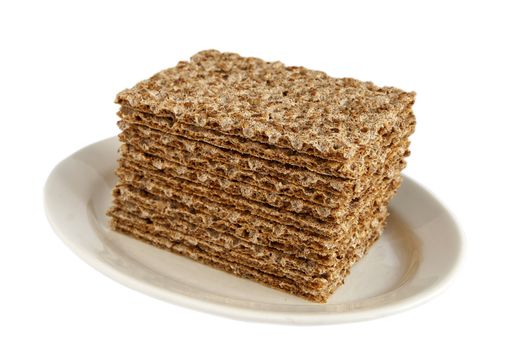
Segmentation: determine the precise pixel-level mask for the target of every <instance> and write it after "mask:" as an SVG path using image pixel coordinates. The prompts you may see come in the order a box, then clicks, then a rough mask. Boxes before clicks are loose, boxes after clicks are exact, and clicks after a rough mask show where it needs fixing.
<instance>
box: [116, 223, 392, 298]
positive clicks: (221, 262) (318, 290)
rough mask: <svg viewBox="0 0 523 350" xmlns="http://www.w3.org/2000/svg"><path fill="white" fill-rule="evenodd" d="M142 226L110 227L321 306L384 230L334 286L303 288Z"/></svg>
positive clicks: (371, 236) (372, 233) (372, 235)
mask: <svg viewBox="0 0 523 350" xmlns="http://www.w3.org/2000/svg"><path fill="white" fill-rule="evenodd" d="M142 224H143V225H140V227H139V228H138V227H136V225H135V223H134V221H132V220H128V219H125V218H120V217H115V216H113V217H112V220H111V227H112V229H113V230H115V231H117V232H120V233H123V234H126V235H129V236H132V237H135V238H138V239H140V240H143V241H145V242H147V243H149V244H152V245H154V246H157V247H160V248H163V249H167V250H170V251H172V252H175V253H177V254H180V255H183V256H186V257H189V258H191V259H193V260H196V261H199V262H202V263H204V264H206V265H209V266H213V267H216V268H219V269H222V270H224V271H227V272H230V273H233V274H235V275H238V276H240V277H243V278H248V279H251V280H255V281H257V282H259V283H262V284H265V285H267V286H269V287H273V288H277V289H281V290H284V291H286V292H288V293H291V294H294V295H297V296H300V297H303V298H306V299H308V300H311V301H314V302H319V303H324V302H326V301H327V299H328V297H329V296H330V295H331V294H332V293H334V291H335V290H336V289H337V288H338V287H339V286H340V285H342V284H343V283H344V278H345V276H346V275H347V274H348V273H349V271H350V267H351V266H352V265H353V264H354V263H355V262H356V261H358V260H360V259H361V257H363V256H364V255H365V253H366V252H367V250H368V248H369V247H370V246H371V245H372V244H373V243H374V242H375V241H376V240H377V238H378V237H379V236H380V234H381V231H382V229H383V222H382V223H380V224H379V225H378V226H376V227H374V228H372V229H370V230H369V232H368V233H367V240H366V241H365V243H364V244H362V245H361V246H359V247H357V248H356V250H355V251H354V252H353V254H352V256H351V258H350V259H347V260H346V262H345V266H344V267H343V268H342V269H340V270H339V271H338V273H337V276H332V278H333V280H332V282H330V283H319V285H318V284H315V285H311V284H309V283H305V284H302V283H300V282H298V281H295V280H293V279H291V278H289V277H287V276H285V275H281V274H278V275H274V274H271V273H267V272H265V271H263V270H259V269H257V268H255V267H253V266H249V265H246V264H245V263H244V262H239V261H238V260H237V259H234V258H231V257H230V256H228V255H227V254H224V253H223V249H221V248H220V247H216V248H218V251H219V253H217V252H216V251H213V249H212V248H215V247H212V244H199V242H198V241H197V240H194V239H187V237H185V236H183V235H179V236H177V237H176V238H173V237H167V236H165V235H162V234H161V233H158V232H157V231H158V230H157V229H156V228H155V226H154V224H153V223H152V222H149V221H147V220H144V221H142Z"/></svg>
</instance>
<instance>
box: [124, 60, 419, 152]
mask: <svg viewBox="0 0 523 350" xmlns="http://www.w3.org/2000/svg"><path fill="white" fill-rule="evenodd" d="M414 96H415V94H414V93H407V92H404V91H401V90H399V89H396V88H392V87H377V86H376V85H374V84H372V83H370V82H361V81H358V80H355V79H350V78H332V77H329V76H328V75H327V74H325V73H323V72H319V71H314V70H309V69H306V68H303V67H287V66H285V65H283V64H282V63H280V62H265V61H262V60H260V59H257V58H251V57H249V58H244V57H241V56H239V55H237V54H233V53H220V52H218V51H215V50H209V51H202V52H200V53H198V54H196V55H194V56H193V57H192V58H191V60H190V61H188V62H186V61H182V62H179V63H178V64H177V65H176V67H173V68H169V69H166V70H164V71H161V72H159V73H157V74H155V75H154V76H152V77H151V78H150V79H148V80H145V81H142V82H140V83H138V84H137V85H136V86H134V87H133V88H131V89H126V90H124V91H122V92H120V93H119V94H118V96H117V98H116V102H117V103H119V104H121V105H123V106H128V107H130V108H132V109H134V110H137V111H143V112H147V113H151V114H154V115H157V116H166V117H169V118H171V119H172V121H173V123H185V124H189V125H195V126H199V127H201V128H206V129H209V130H216V131H219V132H220V133H222V134H227V135H235V136H242V137H244V138H246V139H248V140H251V141H257V142H261V143H266V144H271V145H275V146H277V147H281V148H287V149H290V150H293V151H295V152H298V153H303V154H311V155H315V156H318V157H321V158H325V159H332V160H335V161H341V162H343V161H345V160H349V159H351V158H354V155H355V154H356V153H357V152H359V151H360V150H361V148H362V146H363V147H372V145H373V144H376V143H379V142H380V139H381V138H382V137H383V135H384V134H386V133H389V132H391V131H392V130H393V128H394V127H397V126H398V125H400V124H401V123H402V120H400V118H401V115H402V114H401V112H403V111H405V110H408V109H410V108H411V106H412V104H413V103H414Z"/></svg>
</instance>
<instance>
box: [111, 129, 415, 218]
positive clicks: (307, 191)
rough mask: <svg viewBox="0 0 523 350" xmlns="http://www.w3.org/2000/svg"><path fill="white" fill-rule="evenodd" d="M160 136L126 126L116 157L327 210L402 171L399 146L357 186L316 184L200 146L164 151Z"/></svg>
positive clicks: (292, 171)
mask: <svg viewBox="0 0 523 350" xmlns="http://www.w3.org/2000/svg"><path fill="white" fill-rule="evenodd" d="M163 136H164V134H163V133H161V132H158V131H154V130H151V129H149V128H147V127H142V126H138V125H133V126H128V127H126V128H125V130H124V131H123V132H122V133H121V134H120V135H119V138H120V140H121V141H122V146H121V148H120V153H121V155H122V156H129V157H131V158H132V159H134V160H136V161H137V162H140V163H142V162H149V163H152V164H154V166H155V167H157V168H159V169H162V168H170V169H174V168H175V167H176V165H175V164H180V165H184V166H186V167H188V168H191V169H195V170H199V171H205V172H206V173H209V175H211V176H218V177H221V178H225V179H228V180H232V181H238V182H242V183H246V184H250V185H252V186H255V187H257V188H259V189H263V190H264V191H266V192H269V193H271V194H272V193H274V194H282V195H285V196H289V197H295V198H298V199H301V200H305V201H308V202H311V203H316V204H319V205H321V206H325V207H329V208H339V207H340V206H343V205H346V204H347V203H348V202H350V201H351V200H352V199H353V198H356V197H357V196H358V195H360V194H361V193H363V192H364V191H365V190H367V189H368V188H369V187H370V186H371V185H373V184H374V182H375V178H376V177H384V176H387V174H388V176H392V175H393V174H394V173H395V172H397V171H398V169H403V168H404V167H405V165H406V162H405V161H404V158H405V157H406V156H407V155H408V144H409V141H408V140H404V141H403V143H401V144H399V145H398V146H397V147H391V148H390V149H388V150H387V151H386V153H387V156H386V158H385V159H384V160H383V165H382V166H381V167H379V168H378V169H377V170H376V172H375V173H373V174H371V175H369V176H366V177H364V178H361V179H357V180H351V181H349V180H342V181H340V179H337V178H333V177H326V178H327V179H321V178H318V177H317V175H318V174H316V173H313V172H310V171H308V170H306V169H303V168H301V169H300V168H297V167H294V168H291V167H283V168H284V171H282V170H283V169H282V164H281V163H279V162H270V161H266V160H262V159H253V157H248V156H245V155H241V154H239V153H237V152H234V151H227V150H223V149H220V148H218V147H214V146H211V145H207V144H206V143H204V142H195V141H192V140H188V139H184V138H177V139H176V142H172V143H169V144H168V145H166V144H165V142H163V140H164V137H163ZM318 180H319V181H318ZM326 184H330V185H327V186H326ZM340 187H341V189H342V190H341V191H340V190H339V188H340ZM335 188H337V189H338V190H335Z"/></svg>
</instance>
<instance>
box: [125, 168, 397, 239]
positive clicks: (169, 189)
mask: <svg viewBox="0 0 523 350" xmlns="http://www.w3.org/2000/svg"><path fill="white" fill-rule="evenodd" d="M116 173H117V175H118V176H119V177H120V179H121V180H122V181H123V182H125V183H128V184H131V185H133V186H137V187H140V188H145V189H147V190H148V191H149V192H152V191H154V192H152V193H155V194H157V195H162V196H164V195H165V196H167V197H170V196H173V195H174V192H177V191H179V192H183V193H186V194H196V195H198V196H202V197H207V198H209V199H211V198H212V200H213V201H215V202H218V203H225V204H231V205H234V206H235V207H236V208H239V209H240V210H247V211H251V212H252V213H254V214H256V215H258V216H261V217H264V218H268V219H270V220H271V221H274V222H279V223H282V224H286V225H291V226H294V227H296V228H299V229H303V230H306V231H315V232H317V233H318V234H323V235H325V236H329V237H333V236H338V234H340V232H346V231H347V230H348V229H349V228H350V227H351V226H352V225H353V224H354V223H355V219H356V218H357V213H359V212H361V211H362V210H363V209H364V208H365V207H366V205H368V204H370V203H375V202H380V201H383V199H387V200H388V198H390V196H391V195H392V194H393V193H394V192H395V191H396V189H397V188H398V187H399V184H400V183H401V177H400V176H399V175H398V176H397V177H394V178H391V179H388V180H387V181H384V182H383V184H380V186H378V187H376V188H371V189H369V191H371V193H374V192H375V193H376V194H375V195H371V194H370V193H369V194H368V195H366V196H362V197H361V200H360V201H358V202H355V203H353V205H352V208H351V212H352V213H353V214H352V215H349V216H347V217H346V218H344V220H343V221H340V222H334V221H332V222H327V221H321V220H318V219H316V218H314V217H311V216H309V215H301V214H299V213H295V212H288V211H285V210H276V209H275V208H272V207H270V206H269V205H266V204H263V203H259V202H254V201H250V200H248V199H245V198H243V197H241V196H234V195H230V194H228V193H226V192H223V191H217V190H213V189H209V188H207V187H205V186H202V185H199V184H197V183H193V182H190V181H187V180H184V179H181V178H171V177H169V176H165V175H162V174H161V172H159V171H157V170H156V171H153V170H149V169H144V168H142V167H141V166H140V165H139V164H136V163H133V162H131V161H128V160H126V159H120V167H119V169H118V170H117V172H116Z"/></svg>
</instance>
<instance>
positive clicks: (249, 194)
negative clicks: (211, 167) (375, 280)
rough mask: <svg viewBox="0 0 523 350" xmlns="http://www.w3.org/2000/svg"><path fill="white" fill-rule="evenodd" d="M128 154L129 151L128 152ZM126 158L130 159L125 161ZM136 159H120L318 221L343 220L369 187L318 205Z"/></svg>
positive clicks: (186, 170) (396, 172)
mask: <svg viewBox="0 0 523 350" xmlns="http://www.w3.org/2000/svg"><path fill="white" fill-rule="evenodd" d="M127 155H128V154H127ZM128 159H129V161H127V160H128ZM141 160H142V161H141V162H139V161H137V160H136V159H135V158H129V157H125V154H124V157H122V158H121V159H120V162H121V163H123V164H124V165H130V166H132V165H138V164H139V165H140V167H141V168H143V169H144V170H148V171H151V172H154V173H155V174H157V175H158V176H162V177H163V178H170V179H175V178H180V179H184V180H186V181H189V182H192V183H195V184H199V185H201V186H205V187H207V188H209V189H212V190H218V191H223V192H225V193H228V194H230V195H232V196H241V197H243V198H245V199H247V200H250V201H254V202H259V203H262V204H267V205H269V206H270V207H274V208H277V209H279V210H285V211H288V212H294V213H298V214H300V215H308V216H310V217H311V218H312V217H314V218H316V219H318V220H321V221H327V222H331V221H332V222H340V221H341V220H343V219H344V218H345V217H346V216H347V215H348V214H349V213H350V212H351V211H353V210H354V209H355V207H356V208H358V206H359V204H360V202H361V201H362V198H361V197H362V196H365V198H369V196H370V195H369V192H372V191H371V190H372V189H369V190H368V191H367V192H365V193H364V194H362V195H361V196H360V197H356V198H352V199H351V201H347V202H346V203H342V205H340V206H339V207H338V208H329V207H325V206H321V205H319V204H317V203H311V202H308V201H305V200H302V199H300V198H294V197H290V196H287V195H285V194H280V193H277V192H268V191H266V190H264V189H260V188H258V187H255V186H252V185H250V184H246V183H241V182H237V181H232V180H229V179H228V178H224V177H220V176H215V175H212V174H209V173H208V172H205V171H202V170H196V169H192V168H188V167H186V166H183V165H180V164H174V165H172V167H161V168H158V165H159V164H156V166H155V164H153V163H152V162H148V161H147V158H145V159H141ZM399 173H400V169H397V170H396V171H395V172H394V173H392V176H393V177H398V176H399ZM384 179H385V177H384V176H382V177H381V178H377V179H376V181H375V185H376V186H380V184H381V182H383V181H384Z"/></svg>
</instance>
